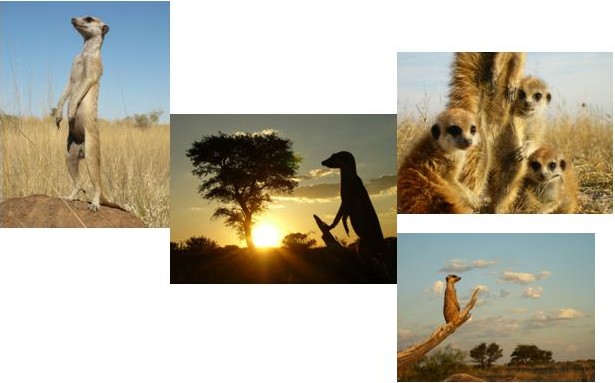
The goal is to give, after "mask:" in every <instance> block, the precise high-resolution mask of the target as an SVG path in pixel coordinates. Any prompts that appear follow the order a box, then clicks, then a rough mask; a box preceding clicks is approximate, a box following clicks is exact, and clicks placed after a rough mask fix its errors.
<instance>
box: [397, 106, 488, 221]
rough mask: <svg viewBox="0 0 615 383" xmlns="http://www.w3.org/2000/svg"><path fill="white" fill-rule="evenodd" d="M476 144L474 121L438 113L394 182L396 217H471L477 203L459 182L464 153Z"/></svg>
mask: <svg viewBox="0 0 615 383" xmlns="http://www.w3.org/2000/svg"><path fill="white" fill-rule="evenodd" d="M478 142H479V134H478V128H477V123H476V117H475V116H474V115H473V114H472V113H470V112H468V111H467V110H464V109H458V108H454V109H447V110H445V111H444V112H442V113H441V114H440V115H439V116H438V118H437V120H436V123H435V124H434V125H433V126H432V127H431V132H429V133H426V134H425V136H424V137H423V138H422V139H420V141H419V142H418V143H417V145H416V146H415V147H414V148H413V149H412V150H411V151H410V153H409V154H408V155H407V156H406V158H405V159H404V161H403V163H402V165H401V167H400V169H399V171H398V180H397V189H398V190H397V193H398V194H397V196H398V209H399V212H400V213H472V212H473V211H474V210H475V209H477V208H478V206H479V204H480V200H479V198H478V196H476V195H475V194H474V193H473V192H472V190H470V189H469V188H468V187H467V186H465V185H463V184H462V183H460V182H459V175H460V173H461V169H462V167H463V164H464V162H465V156H466V152H467V151H468V149H470V148H472V147H474V146H476V145H477V144H478Z"/></svg>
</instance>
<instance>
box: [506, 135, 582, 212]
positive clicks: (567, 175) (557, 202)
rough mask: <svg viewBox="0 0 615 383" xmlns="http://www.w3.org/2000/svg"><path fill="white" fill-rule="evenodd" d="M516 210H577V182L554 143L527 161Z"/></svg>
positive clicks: (545, 146) (569, 164) (542, 147)
mask: <svg viewBox="0 0 615 383" xmlns="http://www.w3.org/2000/svg"><path fill="white" fill-rule="evenodd" d="M527 162H528V164H529V166H528V167H527V173H526V175H525V178H524V180H523V186H522V188H521V191H520V193H519V197H518V198H517V201H516V202H515V211H517V212H520V213H575V212H576V210H577V206H578V202H577V199H578V184H577V179H576V176H575V174H574V170H573V169H572V164H571V163H568V162H567V161H566V159H565V158H564V156H563V155H562V154H561V153H560V152H559V151H558V150H557V149H555V148H554V147H553V146H551V145H543V146H541V147H539V148H538V149H537V150H535V151H534V152H533V153H532V154H531V155H530V157H529V158H528V160H527Z"/></svg>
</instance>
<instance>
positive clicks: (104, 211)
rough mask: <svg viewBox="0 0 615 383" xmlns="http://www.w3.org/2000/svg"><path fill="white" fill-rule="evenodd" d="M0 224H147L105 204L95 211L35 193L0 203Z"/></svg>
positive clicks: (137, 225) (83, 203)
mask: <svg viewBox="0 0 615 383" xmlns="http://www.w3.org/2000/svg"><path fill="white" fill-rule="evenodd" d="M0 214H1V219H0V227H146V226H145V224H144V223H143V221H141V220H140V219H139V218H138V217H136V216H135V215H134V214H132V213H128V212H125V211H122V210H120V209H115V208H111V207H107V206H101V207H100V209H99V210H98V211H97V212H92V211H90V210H89V209H88V203H87V202H83V201H65V200H63V199H61V198H54V197H48V196H44V195H34V196H29V197H23V198H12V199H9V200H6V201H4V202H3V203H1V204H0Z"/></svg>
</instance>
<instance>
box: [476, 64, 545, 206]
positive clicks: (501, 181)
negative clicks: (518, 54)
mask: <svg viewBox="0 0 615 383" xmlns="http://www.w3.org/2000/svg"><path fill="white" fill-rule="evenodd" d="M550 102H551V93H549V91H548V89H547V85H546V83H545V82H544V81H542V80H540V79H538V78H536V77H531V76H527V77H524V78H523V79H522V80H521V83H520V86H519V90H518V95H517V98H516V99H515V101H514V103H513V105H512V106H511V112H510V114H511V117H510V121H509V122H508V123H507V124H506V126H505V127H504V129H503V130H502V133H501V134H500V135H499V136H498V137H497V138H496V141H495V153H496V155H497V156H498V157H497V160H496V162H495V163H494V165H493V167H492V169H491V172H490V174H489V182H488V185H487V188H488V193H489V196H490V197H491V204H490V207H489V211H490V212H494V213H510V212H511V208H512V203H513V202H514V201H515V199H516V198H517V194H518V191H519V188H520V187H521V184H522V183H523V177H524V176H525V174H526V171H527V157H528V155H529V154H530V153H532V152H534V151H535V150H536V149H537V148H538V146H539V145H540V144H541V143H542V140H543V136H544V125H545V121H544V111H545V110H546V108H547V106H548V105H549V103H550Z"/></svg>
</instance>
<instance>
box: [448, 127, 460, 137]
mask: <svg viewBox="0 0 615 383" xmlns="http://www.w3.org/2000/svg"><path fill="white" fill-rule="evenodd" d="M461 132H462V130H461V128H460V127H458V126H457V125H451V126H449V127H448V128H446V133H448V134H450V135H451V136H453V137H457V136H459V135H461Z"/></svg>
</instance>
